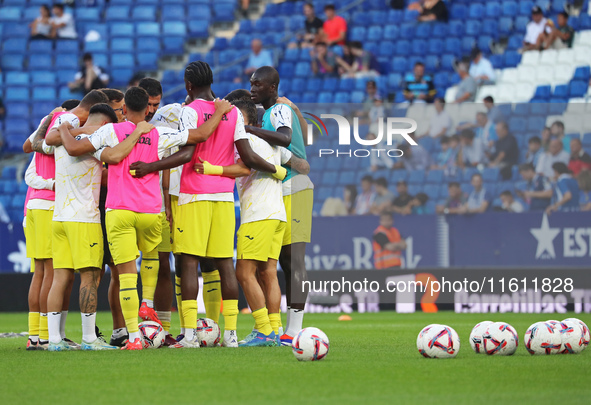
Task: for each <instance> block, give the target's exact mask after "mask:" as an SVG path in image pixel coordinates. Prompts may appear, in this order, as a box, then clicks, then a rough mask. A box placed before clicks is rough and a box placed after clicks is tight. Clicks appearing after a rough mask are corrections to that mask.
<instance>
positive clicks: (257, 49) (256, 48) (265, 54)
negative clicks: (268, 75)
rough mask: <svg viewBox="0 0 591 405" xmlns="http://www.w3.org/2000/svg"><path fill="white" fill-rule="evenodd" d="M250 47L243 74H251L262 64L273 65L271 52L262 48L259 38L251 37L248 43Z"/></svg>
mask: <svg viewBox="0 0 591 405" xmlns="http://www.w3.org/2000/svg"><path fill="white" fill-rule="evenodd" d="M250 49H251V50H252V52H251V53H250V56H249V57H248V62H246V68H245V69H244V74H245V75H247V76H250V75H252V74H253V73H254V71H255V70H257V69H258V68H260V67H262V66H273V57H272V56H271V52H269V51H268V50H266V49H263V43H262V42H261V40H260V39H258V38H255V39H253V40H252V42H251V43H250Z"/></svg>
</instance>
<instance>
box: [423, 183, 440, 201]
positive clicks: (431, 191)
mask: <svg viewBox="0 0 591 405" xmlns="http://www.w3.org/2000/svg"><path fill="white" fill-rule="evenodd" d="M423 192H424V193H425V194H427V196H429V200H436V199H437V198H439V186H438V185H435V184H427V185H426V186H425V187H424V189H423Z"/></svg>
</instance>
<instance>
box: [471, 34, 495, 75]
mask: <svg viewBox="0 0 591 405" xmlns="http://www.w3.org/2000/svg"><path fill="white" fill-rule="evenodd" d="M491 41H492V37H490V36H488V35H479V36H478V40H477V42H476V46H478V48H479V49H480V50H481V51H483V52H484V53H485V54H486V53H488V50H489V49H490V44H491ZM491 56H500V55H491ZM489 60H490V58H489ZM490 62H491V63H492V65H493V66H497V67H500V64H496V65H495V64H494V63H493V61H492V60H491V61H490Z"/></svg>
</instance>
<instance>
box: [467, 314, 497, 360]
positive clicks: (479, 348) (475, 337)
mask: <svg viewBox="0 0 591 405" xmlns="http://www.w3.org/2000/svg"><path fill="white" fill-rule="evenodd" d="M492 323H493V322H492V321H482V322H480V323H478V324H476V326H474V328H472V332H471V333H470V346H471V347H472V350H474V352H476V353H484V344H483V343H482V335H483V334H484V332H486V328H488V326H489V325H491V324H492Z"/></svg>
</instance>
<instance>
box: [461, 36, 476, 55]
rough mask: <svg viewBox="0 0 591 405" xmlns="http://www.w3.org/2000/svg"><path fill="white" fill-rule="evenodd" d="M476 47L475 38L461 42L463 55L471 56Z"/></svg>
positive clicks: (468, 38)
mask: <svg viewBox="0 0 591 405" xmlns="http://www.w3.org/2000/svg"><path fill="white" fill-rule="evenodd" d="M475 45H476V39H475V38H474V37H464V38H462V40H461V48H462V53H463V54H465V55H467V54H470V52H471V51H472V49H473V48H474V46H475Z"/></svg>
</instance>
